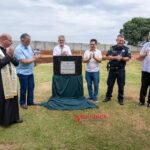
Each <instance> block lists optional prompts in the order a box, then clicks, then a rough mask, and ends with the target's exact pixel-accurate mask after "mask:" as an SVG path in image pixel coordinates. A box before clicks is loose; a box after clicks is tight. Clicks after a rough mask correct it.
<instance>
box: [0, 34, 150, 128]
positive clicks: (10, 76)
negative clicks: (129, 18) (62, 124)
mask: <svg viewBox="0 0 150 150" xmlns="http://www.w3.org/2000/svg"><path fill="white" fill-rule="evenodd" d="M30 42H31V37H30V35H29V34H27V33H24V34H22V35H21V36H20V44H19V45H18V46H17V47H16V49H15V50H13V48H11V45H12V37H11V36H10V35H9V34H1V35H0V125H2V126H8V125H10V124H13V123H21V122H23V120H22V119H21V118H20V116H19V108H18V87H17V76H18V79H19V83H20V106H21V107H22V108H23V109H27V108H28V106H31V105H39V103H37V102H36V101H34V71H33V70H34V65H35V62H36V61H37V59H39V58H40V55H37V54H35V53H34V51H33V50H32V48H31V46H30ZM116 42H117V44H116V45H114V46H112V47H111V48H110V50H109V51H108V52H107V54H106V57H105V59H106V60H108V61H109V62H108V65H107V68H108V71H109V72H108V79H107V92H106V97H105V99H104V101H103V102H108V101H110V100H111V97H112V92H113V87H114V84H115V81H116V80H117V84H118V102H119V104H120V105H123V104H124V86H125V66H126V62H127V61H129V60H130V59H131V51H130V50H129V48H128V47H126V46H125V45H124V43H125V40H124V37H123V36H122V35H118V36H117V39H116ZM58 43H59V44H58V45H57V46H56V47H55V48H54V50H53V56H71V55H72V53H71V49H70V47H69V46H68V45H66V44H65V37H64V36H63V35H60V36H59V37H58ZM140 57H141V58H142V59H143V67H142V86H141V92H140V103H139V105H140V106H142V105H145V97H146V94H147V89H148V88H149V86H150V42H147V43H146V44H145V45H144V46H143V48H142V50H141V52H140ZM102 59H103V57H102V53H101V51H100V50H98V49H97V40H96V39H91V40H90V44H89V49H88V50H86V51H85V53H84V55H83V62H84V63H86V73H85V78H86V82H87V88H88V95H89V97H88V99H89V100H91V101H98V91H99V81H100V70H99V69H100V66H99V64H100V63H101V61H102ZM147 106H148V107H150V91H149V96H148V105H147Z"/></svg>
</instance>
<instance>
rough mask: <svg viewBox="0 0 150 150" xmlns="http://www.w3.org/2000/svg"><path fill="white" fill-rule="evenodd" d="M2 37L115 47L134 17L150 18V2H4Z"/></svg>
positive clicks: (0, 25)
mask: <svg viewBox="0 0 150 150" xmlns="http://www.w3.org/2000/svg"><path fill="white" fill-rule="evenodd" d="M0 6H1V7H0V33H10V34H11V35H12V36H13V39H14V40H19V37H20V35H21V34H22V33H28V34H30V35H31V37H32V40H37V41H51V42H52V41H53V42H56V41H57V37H58V35H62V34H63V35H65V37H66V41H67V42H76V43H78V42H79V43H88V42H89V40H90V39H91V38H96V39H97V40H98V42H100V43H103V44H113V43H114V42H115V39H116V36H117V35H118V33H119V30H120V29H121V28H122V27H123V24H124V23H125V22H126V21H129V20H131V19H132V18H133V17H146V18H150V2H149V0H0Z"/></svg>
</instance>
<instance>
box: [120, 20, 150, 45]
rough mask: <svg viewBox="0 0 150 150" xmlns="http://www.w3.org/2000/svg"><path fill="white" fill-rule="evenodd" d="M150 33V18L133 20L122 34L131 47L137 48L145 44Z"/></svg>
mask: <svg viewBox="0 0 150 150" xmlns="http://www.w3.org/2000/svg"><path fill="white" fill-rule="evenodd" d="M149 32H150V18H141V17H137V18H133V19H132V20H130V21H128V22H126V23H125V24H124V25H123V29H121V30H120V33H121V34H123V35H124V37H125V40H126V41H127V42H128V44H129V45H134V46H137V45H138V43H139V42H144V41H145V40H146V38H147V35H148V34H149Z"/></svg>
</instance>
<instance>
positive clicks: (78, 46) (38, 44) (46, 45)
mask: <svg viewBox="0 0 150 150" xmlns="http://www.w3.org/2000/svg"><path fill="white" fill-rule="evenodd" d="M18 44H19V42H18V41H14V47H16V46H17V45H18ZM67 44H68V45H69V46H70V48H71V50H86V49H88V47H89V45H88V44H87V43H67ZM56 45H57V43H56V42H43V41H33V42H32V43H31V46H32V48H33V49H39V50H52V49H53V48H54V47H55V46H56ZM110 46H112V45H108V44H98V45H97V47H98V49H100V50H102V51H108V50H109V48H110ZM128 47H129V48H130V49H131V51H138V50H139V48H138V47H134V46H128Z"/></svg>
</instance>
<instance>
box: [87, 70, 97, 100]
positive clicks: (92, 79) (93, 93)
mask: <svg viewBox="0 0 150 150" xmlns="http://www.w3.org/2000/svg"><path fill="white" fill-rule="evenodd" d="M85 77H86V81H87V87H88V94H89V98H91V99H93V100H96V98H97V95H98V89H99V71H98V72H87V71H86V75H85ZM92 83H93V84H94V90H93V87H92Z"/></svg>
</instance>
